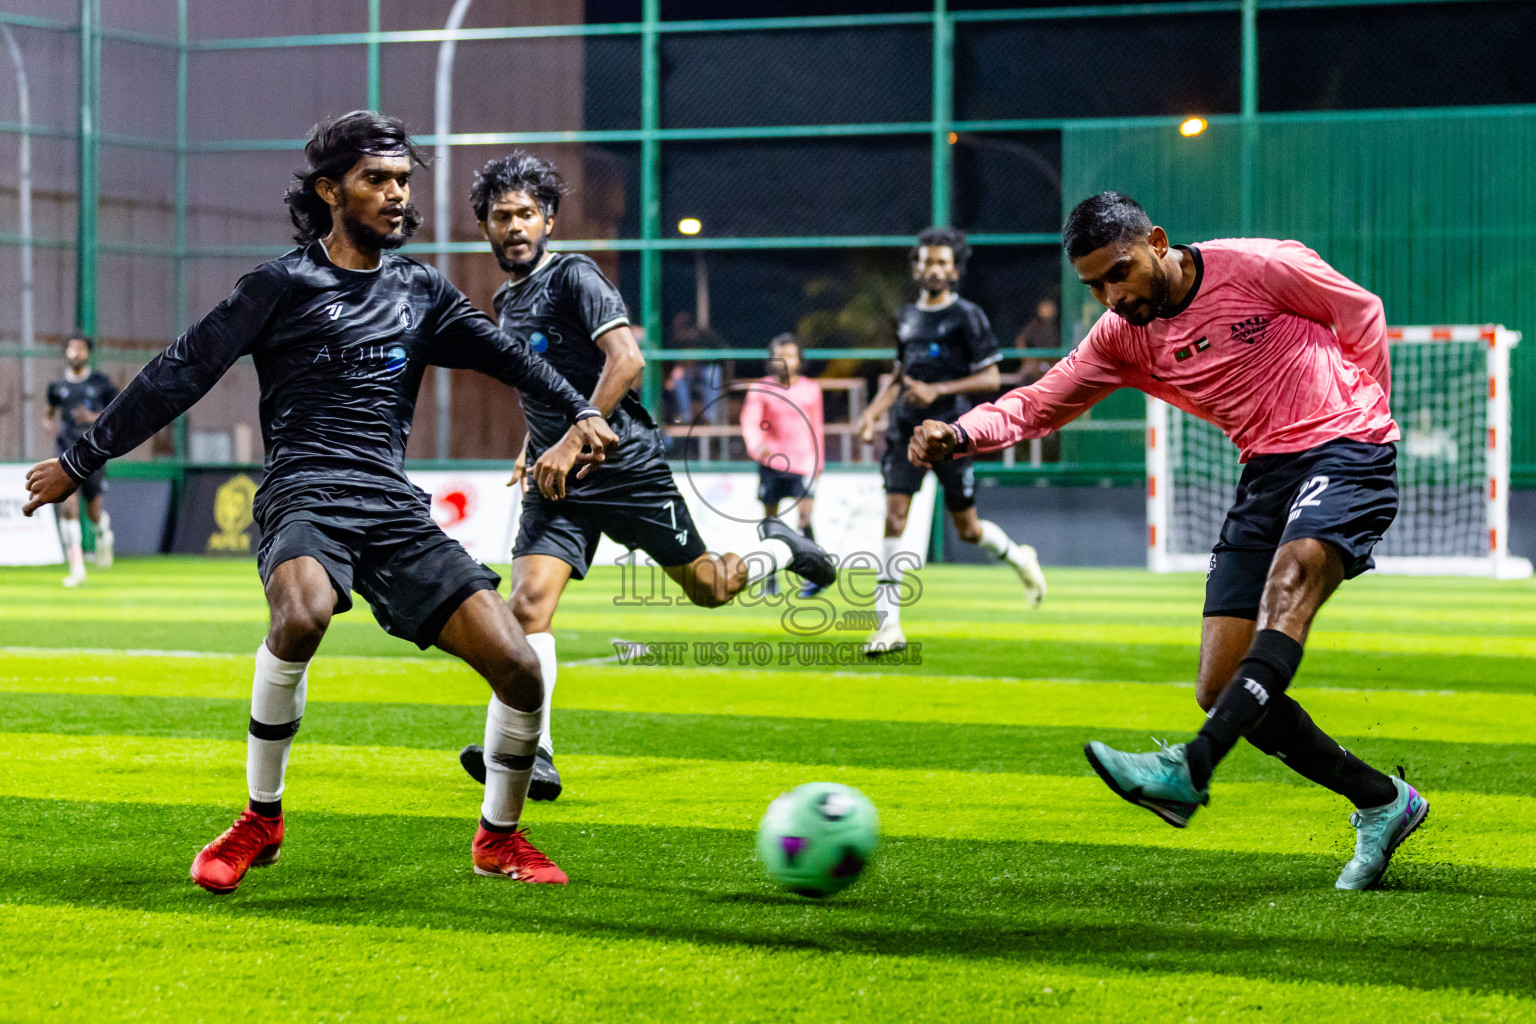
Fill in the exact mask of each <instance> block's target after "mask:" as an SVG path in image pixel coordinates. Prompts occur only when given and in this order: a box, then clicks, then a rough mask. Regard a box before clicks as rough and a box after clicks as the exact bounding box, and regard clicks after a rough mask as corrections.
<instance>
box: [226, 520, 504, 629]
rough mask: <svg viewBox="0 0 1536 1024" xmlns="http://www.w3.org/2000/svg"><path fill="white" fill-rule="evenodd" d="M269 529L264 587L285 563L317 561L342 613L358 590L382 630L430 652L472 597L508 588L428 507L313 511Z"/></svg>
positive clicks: (262, 554)
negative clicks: (305, 557)
mask: <svg viewBox="0 0 1536 1024" xmlns="http://www.w3.org/2000/svg"><path fill="white" fill-rule="evenodd" d="M262 526H263V532H262V535H261V547H260V548H259V549H258V551H257V553H256V567H257V571H259V572H260V573H261V582H262V583H263V584H265V583H266V582H267V580H268V579H269V578H270V577H271V575H272V571H273V570H274V569H276V568H277V567H278V566H279V565H282V564H283V563H284V562H286V561H289V560H290V559H294V558H298V557H300V556H302V555H309V556H310V557H311V558H314V559H315V560H316V561H318V562H319V563H320V564H321V565H322V566H324V567H325V571H326V574H327V575H328V576H330V578H331V586H333V587H335V588H336V599H337V600H336V610H337V611H338V612H344V611H346V610H348V609H349V608H351V607H352V593H351V592H352V590H353V589H354V588H356V590H357V592H358V593H359V594H362V595H363V598H364V600H366V601H367V602H368V605H369V607H371V608H372V609H373V617H374V618H375V619H378V620H379V625H381V626H383V627H384V628H385V630H387V631H388V632H389V633H390V634H391V635H392V636H397V637H399V638H400V639H402V640H409V641H410V642H411V643H413V644H415V645H416V646H417V647H420V648H422V649H423V650H425V649H426V648H428V647H431V646H432V645H433V644H434V643H436V642H437V637H438V634H439V633H441V632H442V630H443V626H444V625H445V624H446V623H447V622H448V619H449V617H450V616H451V615H453V613H454V612H455V611H457V610H458V607H459V605H461V604H463V603H464V602H465V601H466V600H467V599H468V598H469V596H470V595H471V594H473V593H474V592H475V591H477V590H495V589H496V586H497V584H499V583H500V582H501V577H500V576H498V575H497V574H496V573H495V572H493V571H491V570H490V569H488V568H486V567H485V566H483V565H481V564H480V563H479V562H477V561H475V560H474V559H473V558H471V557H470V556H469V552H467V551H465V550H464V548H463V547H462V546H461V545H460V544H459V542H458V541H456V540H454V539H452V538H451V537H449V536H448V535H447V534H446V533H444V532H443V531H442V528H441V527H439V526H438V525H437V524H436V523H434V522H433V521H432V516H431V514H430V513H429V512H428V510H427V507H426V506H425V505H422V506H421V508H420V509H419V510H416V509H399V510H394V511H389V512H380V511H378V510H377V509H369V510H363V509H348V508H344V507H337V506H330V507H325V508H322V509H315V508H312V507H311V508H305V509H302V510H295V511H289V512H287V513H285V514H280V515H279V516H278V517H277V521H276V522H275V523H271V524H266V523H263V524H262Z"/></svg>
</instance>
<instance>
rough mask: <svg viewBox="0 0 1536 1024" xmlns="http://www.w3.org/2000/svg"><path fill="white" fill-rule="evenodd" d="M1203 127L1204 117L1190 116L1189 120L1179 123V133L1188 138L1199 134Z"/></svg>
mask: <svg viewBox="0 0 1536 1024" xmlns="http://www.w3.org/2000/svg"><path fill="white" fill-rule="evenodd" d="M1205 129H1206V120H1205V118H1203V117H1191V118H1190V119H1189V120H1187V121H1185V122H1184V123H1183V124H1181V125H1179V134H1180V135H1182V136H1184V137H1185V138H1186V139H1189V138H1193V137H1195V136H1196V135H1199V134H1200V133H1201V132H1203V131H1205Z"/></svg>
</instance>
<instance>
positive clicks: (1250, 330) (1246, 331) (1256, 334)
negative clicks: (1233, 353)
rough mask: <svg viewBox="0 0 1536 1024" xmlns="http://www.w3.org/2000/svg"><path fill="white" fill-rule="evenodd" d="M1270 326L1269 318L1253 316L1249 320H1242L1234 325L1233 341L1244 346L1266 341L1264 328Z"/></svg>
mask: <svg viewBox="0 0 1536 1024" xmlns="http://www.w3.org/2000/svg"><path fill="white" fill-rule="evenodd" d="M1268 326H1269V317H1267V316H1251V317H1249V318H1248V319H1247V320H1240V321H1238V322H1237V323H1235V324H1233V325H1232V340H1233V341H1240V342H1242V343H1243V344H1244V345H1254V344H1257V343H1258V342H1261V341H1263V340H1264V328H1266V327H1268Z"/></svg>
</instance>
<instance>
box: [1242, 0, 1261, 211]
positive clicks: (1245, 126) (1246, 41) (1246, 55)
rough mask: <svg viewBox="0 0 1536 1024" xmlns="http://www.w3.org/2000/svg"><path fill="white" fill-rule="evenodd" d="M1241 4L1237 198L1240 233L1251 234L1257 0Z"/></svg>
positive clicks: (1256, 111)
mask: <svg viewBox="0 0 1536 1024" xmlns="http://www.w3.org/2000/svg"><path fill="white" fill-rule="evenodd" d="M1242 3H1243V11H1242V14H1243V28H1242V33H1243V40H1242V60H1243V68H1242V74H1243V91H1242V147H1241V150H1240V159H1241V160H1242V167H1241V168H1240V169H1239V172H1238V173H1239V174H1240V175H1241V184H1240V189H1239V191H1240V198H1241V200H1242V209H1241V211H1240V215H1241V217H1242V233H1243V234H1244V235H1251V234H1253V179H1254V166H1253V163H1254V150H1255V149H1256V148H1257V146H1258V133H1259V125H1258V116H1259V0H1242Z"/></svg>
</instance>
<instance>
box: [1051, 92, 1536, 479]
mask: <svg viewBox="0 0 1536 1024" xmlns="http://www.w3.org/2000/svg"><path fill="white" fill-rule="evenodd" d="M1243 131H1244V128H1243V125H1242V123H1241V122H1240V121H1238V120H1236V119H1232V120H1231V121H1227V122H1225V123H1219V124H1213V125H1212V126H1211V127H1210V128H1209V129H1207V130H1206V131H1205V132H1204V133H1203V134H1202V135H1199V136H1196V137H1194V138H1188V139H1186V138H1184V137H1182V136H1181V135H1179V133H1178V132H1177V131H1176V130H1174V129H1172V128H1169V127H1165V126H1160V125H1159V126H1134V127H1127V126H1119V127H1093V126H1071V127H1068V128H1066V129H1065V130H1064V132H1063V144H1062V180H1063V187H1062V196H1063V203H1064V204H1065V206H1066V207H1067V208H1070V207H1071V205H1072V204H1074V203H1076V202H1077V201H1079V200H1080V199H1082V198H1083V197H1085V196H1087V195H1090V194H1092V193H1094V192H1098V191H1101V190H1103V189H1108V188H1113V189H1116V190H1118V191H1121V192H1125V193H1126V194H1128V195H1131V196H1134V197H1135V198H1136V199H1137V200H1138V201H1140V202H1141V203H1142V204H1143V205H1144V206H1145V207H1146V208H1147V212H1148V213H1149V214H1151V216H1152V219H1153V220H1154V221H1155V222H1156V223H1158V224H1161V225H1162V226H1163V227H1164V228H1166V229H1167V230H1168V233H1169V235H1170V236H1171V237H1172V238H1173V239H1174V241H1176V242H1177V241H1198V240H1200V239H1205V238H1219V237H1223V236H1231V235H1235V234H1239V233H1240V225H1241V224H1242V223H1243V220H1244V210H1243V197H1242V189H1241V188H1240V187H1239V182H1240V181H1241V179H1242V164H1243V159H1244V140H1243ZM1251 139H1252V142H1251V145H1252V161H1253V163H1252V169H1253V171H1252V183H1253V184H1252V197H1251V218H1252V219H1251V223H1252V225H1253V234H1255V235H1257V236H1268V237H1280V238H1295V239H1299V240H1301V241H1303V242H1305V243H1306V244H1308V245H1310V246H1311V247H1312V248H1314V249H1316V250H1317V251H1318V252H1319V253H1320V254H1322V256H1323V257H1324V258H1325V259H1327V260H1328V261H1329V262H1330V263H1332V264H1333V265H1334V266H1335V267H1337V268H1338V269H1339V270H1340V271H1342V272H1343V273H1345V274H1347V275H1349V276H1350V277H1352V278H1353V279H1355V280H1356V281H1359V282H1360V283H1361V284H1363V285H1365V286H1366V287H1368V288H1370V289H1371V290H1373V291H1375V292H1376V293H1377V294H1379V295H1380V296H1381V297H1382V301H1383V302H1384V303H1385V304H1386V308H1387V318H1388V320H1390V321H1391V322H1392V323H1394V324H1453V323H1502V324H1505V325H1506V326H1508V327H1512V328H1515V329H1516V330H1520V331H1523V332H1525V339H1526V340H1525V342H1524V343H1523V344H1522V345H1521V346H1520V347H1519V348H1517V349H1516V350H1515V353H1514V360H1513V369H1512V376H1513V379H1512V382H1511V394H1512V397H1513V401H1514V436H1513V453H1512V456H1513V463H1514V465H1513V469H1514V471H1515V474H1516V482H1517V483H1523V484H1524V485H1526V486H1530V485H1533V484H1536V186H1533V184H1532V183H1533V182H1536V115H1533V114H1531V113H1529V112H1504V111H1497V110H1489V109H1483V110H1470V111H1467V110H1463V111H1455V112H1446V113H1435V114H1427V115H1426V114H1414V115H1413V116H1404V115H1402V114H1392V115H1359V114H1352V115H1327V114H1323V115H1310V116H1308V115H1285V116H1283V117H1274V116H1271V117H1261V118H1260V119H1259V120H1258V122H1257V123H1256V124H1254V125H1253V129H1252V136H1251ZM1063 294H1064V295H1065V296H1067V300H1066V302H1065V303H1064V306H1065V308H1067V309H1069V310H1071V309H1075V308H1076V307H1077V301H1076V298H1075V297H1080V296H1081V295H1082V294H1083V288H1082V285H1080V284H1078V283H1077V281H1076V279H1075V278H1074V277H1072V276H1071V272H1070V268H1068V269H1067V271H1066V275H1065V277H1064V279H1063Z"/></svg>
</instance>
